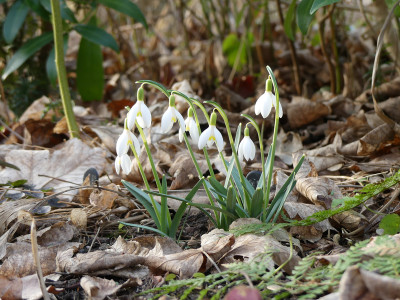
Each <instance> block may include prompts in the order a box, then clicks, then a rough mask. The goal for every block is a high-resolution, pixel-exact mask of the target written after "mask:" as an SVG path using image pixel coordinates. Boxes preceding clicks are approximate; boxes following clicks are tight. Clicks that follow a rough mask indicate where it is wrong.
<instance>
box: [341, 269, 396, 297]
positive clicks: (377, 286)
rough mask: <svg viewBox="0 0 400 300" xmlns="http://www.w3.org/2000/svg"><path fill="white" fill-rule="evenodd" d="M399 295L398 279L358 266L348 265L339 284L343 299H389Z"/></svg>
mask: <svg viewBox="0 0 400 300" xmlns="http://www.w3.org/2000/svg"><path fill="white" fill-rule="evenodd" d="M399 297H400V280H398V279H394V278H391V277H388V276H383V275H380V274H377V273H374V272H371V271H367V270H363V269H361V268H359V267H358V266H352V267H349V268H348V269H347V270H346V272H345V273H344V274H343V276H342V279H341V280H340V285H339V298H340V299H343V300H360V299H361V300H369V299H382V300H391V299H398V298H399Z"/></svg>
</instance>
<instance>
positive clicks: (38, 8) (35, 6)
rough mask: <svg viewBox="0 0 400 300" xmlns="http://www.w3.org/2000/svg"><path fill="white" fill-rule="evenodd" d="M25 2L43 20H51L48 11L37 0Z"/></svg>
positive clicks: (26, 0)
mask: <svg viewBox="0 0 400 300" xmlns="http://www.w3.org/2000/svg"><path fill="white" fill-rule="evenodd" d="M25 3H26V4H28V5H29V7H30V9H31V10H32V11H33V12H35V13H37V14H38V15H39V16H40V17H41V18H42V19H43V20H45V21H47V22H51V20H50V13H49V12H48V11H47V10H46V9H44V7H43V6H42V5H41V4H40V1H39V0H25Z"/></svg>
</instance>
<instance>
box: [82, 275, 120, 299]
mask: <svg viewBox="0 0 400 300" xmlns="http://www.w3.org/2000/svg"><path fill="white" fill-rule="evenodd" d="M80 285H81V287H82V288H83V290H84V291H85V292H86V294H87V295H88V296H89V299H92V300H103V299H104V298H106V297H107V296H110V295H112V294H115V293H116V292H117V291H118V290H119V289H120V288H121V285H119V284H118V283H116V282H115V281H114V280H108V279H105V278H99V277H91V276H83V277H82V278H81V281H80Z"/></svg>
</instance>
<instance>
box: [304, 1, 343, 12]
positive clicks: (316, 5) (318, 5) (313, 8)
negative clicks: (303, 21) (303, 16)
mask: <svg viewBox="0 0 400 300" xmlns="http://www.w3.org/2000/svg"><path fill="white" fill-rule="evenodd" d="M339 1H340V0H318V1H315V2H314V3H313V5H312V6H311V9H310V14H313V13H315V12H316V11H317V10H318V9H320V8H321V7H324V6H327V5H331V4H334V3H337V2H339Z"/></svg>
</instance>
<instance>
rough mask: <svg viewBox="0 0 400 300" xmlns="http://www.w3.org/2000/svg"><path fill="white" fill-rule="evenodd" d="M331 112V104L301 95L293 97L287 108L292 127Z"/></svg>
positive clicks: (297, 126)
mask: <svg viewBox="0 0 400 300" xmlns="http://www.w3.org/2000/svg"><path fill="white" fill-rule="evenodd" d="M330 113H331V109H330V107H329V106H327V105H325V104H323V103H320V102H313V101H311V100H308V99H306V98H301V97H293V100H292V102H291V103H290V104H289V105H288V108H287V117H288V120H289V124H290V127H291V128H292V129H294V128H299V127H302V126H304V125H307V124H310V123H312V122H313V121H315V120H318V119H319V118H321V117H325V116H327V115H329V114H330Z"/></svg>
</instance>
